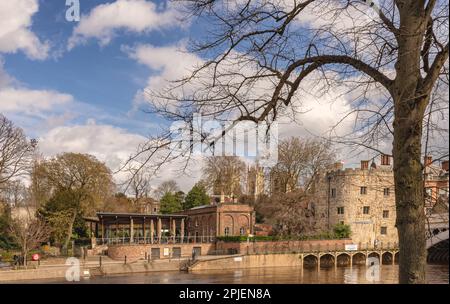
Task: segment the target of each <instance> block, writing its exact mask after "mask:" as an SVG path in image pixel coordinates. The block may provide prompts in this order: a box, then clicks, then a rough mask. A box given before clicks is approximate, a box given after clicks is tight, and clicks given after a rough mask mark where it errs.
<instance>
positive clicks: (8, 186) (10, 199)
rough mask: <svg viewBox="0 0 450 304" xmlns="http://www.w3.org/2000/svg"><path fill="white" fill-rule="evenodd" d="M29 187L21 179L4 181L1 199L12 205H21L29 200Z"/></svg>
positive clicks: (0, 191) (0, 188)
mask: <svg viewBox="0 0 450 304" xmlns="http://www.w3.org/2000/svg"><path fill="white" fill-rule="evenodd" d="M28 196H29V194H28V189H27V187H26V186H25V185H24V183H23V182H22V181H21V180H12V181H8V182H6V183H3V184H2V186H1V187H0V200H3V201H5V202H6V203H8V204H9V205H10V206H21V205H23V204H24V203H25V202H27V201H28Z"/></svg>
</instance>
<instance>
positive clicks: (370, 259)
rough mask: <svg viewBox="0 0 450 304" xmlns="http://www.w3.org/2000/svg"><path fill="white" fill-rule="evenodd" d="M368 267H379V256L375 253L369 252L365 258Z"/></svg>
mask: <svg viewBox="0 0 450 304" xmlns="http://www.w3.org/2000/svg"><path fill="white" fill-rule="evenodd" d="M367 263H368V265H380V255H379V254H378V253H377V252H371V253H369V255H368V256H367Z"/></svg>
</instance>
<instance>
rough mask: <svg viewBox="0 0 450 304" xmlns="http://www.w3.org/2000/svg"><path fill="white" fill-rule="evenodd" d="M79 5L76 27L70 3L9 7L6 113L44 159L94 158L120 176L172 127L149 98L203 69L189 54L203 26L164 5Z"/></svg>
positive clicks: (132, 1) (1, 89)
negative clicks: (150, 108) (151, 110)
mask: <svg viewBox="0 0 450 304" xmlns="http://www.w3.org/2000/svg"><path fill="white" fill-rule="evenodd" d="M79 3H80V10H81V19H80V21H79V22H69V21H67V20H66V18H65V15H66V10H67V9H68V8H69V7H68V6H66V5H65V1H63V0H61V1H44V0H14V1H1V2H0V112H1V113H2V114H3V115H5V116H6V117H8V118H9V119H11V120H12V121H13V122H14V123H15V124H16V125H18V126H19V127H21V128H23V129H24V130H25V132H26V134H27V136H29V137H33V138H38V139H39V142H40V151H41V152H42V154H44V156H53V155H55V154H58V153H61V152H68V151H72V152H80V153H90V154H93V155H95V156H96V157H97V158H99V159H101V160H102V161H105V162H106V163H107V164H108V165H109V166H110V167H112V168H113V169H116V168H117V167H118V166H119V164H120V163H121V162H123V160H124V159H126V158H127V156H128V155H130V154H131V153H133V152H134V151H135V150H136V149H137V146H138V145H139V144H140V143H142V142H144V141H145V138H146V136H148V135H155V134H157V133H158V131H159V130H160V126H161V124H164V123H165V122H164V121H163V120H161V119H159V118H158V117H156V116H155V115H150V114H147V113H143V112H142V111H141V109H142V108H145V100H144V99H142V98H141V97H139V96H141V95H140V92H142V90H144V89H146V88H150V89H155V86H160V85H163V83H164V80H165V79H166V78H177V77H181V76H183V75H182V71H183V68H184V67H185V68H187V67H188V66H189V65H190V64H192V63H193V62H195V61H197V60H200V59H199V58H198V57H196V56H195V55H193V54H186V53H180V52H179V50H182V49H184V48H185V45H186V42H187V40H188V39H190V38H193V37H194V35H201V31H202V28H203V27H201V26H199V25H196V24H194V23H192V22H186V21H183V22H180V19H179V16H180V14H179V11H178V10H177V9H176V8H174V7H173V6H172V5H171V4H168V2H167V1H164V0H162V1H156V0H155V1H153V0H103V1H101V0H79ZM155 56H156V57H155ZM155 58H156V59H155ZM152 86H153V87H152ZM165 177H167V178H168V177H170V174H168V173H167V172H165Z"/></svg>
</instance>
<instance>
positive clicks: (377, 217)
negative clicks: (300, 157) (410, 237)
mask: <svg viewBox="0 0 450 304" xmlns="http://www.w3.org/2000/svg"><path fill="white" fill-rule="evenodd" d="M313 192H314V194H315V195H314V196H315V201H314V202H312V205H313V207H314V212H315V216H316V218H317V225H318V228H319V229H323V230H329V229H332V228H333V226H334V225H336V224H338V223H343V224H347V225H349V226H350V228H351V231H352V235H351V238H352V240H353V242H354V243H361V244H364V246H365V245H369V246H374V245H376V244H380V245H381V242H382V243H383V246H384V245H386V244H387V243H391V244H394V243H396V242H398V235H397V229H396V227H395V218H396V210H395V193H394V174H393V170H392V166H391V165H390V158H389V157H388V156H385V155H383V156H382V160H381V164H379V165H377V164H376V163H375V162H372V164H371V165H370V167H369V161H361V167H360V168H355V169H350V168H347V169H343V165H342V164H337V165H336V166H335V168H334V169H333V170H331V171H329V172H327V173H323V174H321V175H320V176H319V177H318V178H317V180H316V181H315V183H314V186H313Z"/></svg>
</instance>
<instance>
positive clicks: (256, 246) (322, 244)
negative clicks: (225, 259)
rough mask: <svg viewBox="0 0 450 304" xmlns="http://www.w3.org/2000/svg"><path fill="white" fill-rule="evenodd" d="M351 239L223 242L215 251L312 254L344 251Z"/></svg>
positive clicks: (218, 243) (219, 243)
mask: <svg viewBox="0 0 450 304" xmlns="http://www.w3.org/2000/svg"><path fill="white" fill-rule="evenodd" d="M346 244H352V240H351V239H340V240H307V241H266V242H224V241H219V242H217V243H216V250H217V251H218V252H224V253H236V254H247V253H248V254H253V253H258V254H261V253H271V252H313V251H328V250H344V248H345V245H346Z"/></svg>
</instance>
